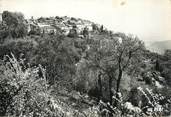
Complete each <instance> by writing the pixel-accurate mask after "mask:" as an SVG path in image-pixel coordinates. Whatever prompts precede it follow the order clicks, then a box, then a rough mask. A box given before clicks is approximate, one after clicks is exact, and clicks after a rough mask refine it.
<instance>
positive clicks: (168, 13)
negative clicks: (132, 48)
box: [0, 0, 171, 41]
mask: <svg viewBox="0 0 171 117" xmlns="http://www.w3.org/2000/svg"><path fill="white" fill-rule="evenodd" d="M3 10H9V11H20V12H22V13H24V15H25V17H26V18H29V17H30V16H34V17H40V16H56V15H58V16H72V17H79V18H84V19H88V20H91V21H94V22H96V23H100V24H104V25H105V26H106V27H107V28H109V29H111V30H113V31H115V32H118V31H120V32H125V33H132V34H135V35H138V36H139V38H140V39H142V40H144V41H159V40H171V1H170V0H0V12H2V11H3Z"/></svg>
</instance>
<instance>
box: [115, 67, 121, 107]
mask: <svg viewBox="0 0 171 117" xmlns="http://www.w3.org/2000/svg"><path fill="white" fill-rule="evenodd" d="M121 79H122V69H119V75H118V79H117V83H116V98H117V99H118V98H119V97H118V93H119V89H120V83H121ZM117 103H118V102H117V100H115V104H114V105H115V106H117Z"/></svg>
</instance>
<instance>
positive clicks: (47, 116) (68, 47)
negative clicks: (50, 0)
mask: <svg viewBox="0 0 171 117" xmlns="http://www.w3.org/2000/svg"><path fill="white" fill-rule="evenodd" d="M4 14H5V15H4V18H3V22H2V23H1V25H0V26H1V27H0V34H1V35H0V39H1V40H0V73H1V74H0V116H15V117H18V116H19V117H23V116H25V117H123V116H124V117H127V116H128V117H131V116H135V117H141V116H142V117H151V116H169V115H171V108H170V107H171V96H170V91H171V87H170V84H171V77H170V73H171V72H170V68H171V64H170V61H171V58H170V56H171V51H167V53H166V54H165V55H159V54H157V53H153V52H151V51H148V50H147V49H146V48H145V45H144V43H143V41H142V40H140V39H139V38H138V37H137V36H134V35H131V34H129V35H127V34H125V33H121V32H119V33H115V32H112V31H109V30H107V29H106V28H105V27H104V26H103V25H99V24H96V23H93V22H91V21H87V20H84V19H79V18H73V17H72V18H70V17H67V16H65V17H58V16H56V17H46V18H43V17H41V18H38V19H34V18H31V19H27V20H26V19H24V16H23V15H22V14H21V13H13V12H8V11H5V12H4ZM158 46H159V43H158ZM163 46H164V45H163Z"/></svg>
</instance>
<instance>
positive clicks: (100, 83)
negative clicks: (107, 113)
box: [98, 72, 102, 101]
mask: <svg viewBox="0 0 171 117" xmlns="http://www.w3.org/2000/svg"><path fill="white" fill-rule="evenodd" d="M101 75H102V74H101V72H100V73H99V75H98V88H99V93H100V94H99V96H98V101H100V100H101V98H102V79H101Z"/></svg>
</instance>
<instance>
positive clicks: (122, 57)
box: [87, 33, 144, 104]
mask: <svg viewBox="0 0 171 117" xmlns="http://www.w3.org/2000/svg"><path fill="white" fill-rule="evenodd" d="M97 39H98V40H97ZM96 42H97V43H96ZM143 49H144V44H143V42H142V41H140V40H139V39H138V38H137V37H135V36H132V35H125V34H123V33H117V34H114V35H108V34H103V35H96V36H95V35H94V43H92V45H90V49H89V51H88V53H87V60H88V61H89V65H90V67H91V68H93V69H96V70H98V71H99V77H98V82H99V86H100V88H99V89H101V86H102V85H101V76H102V74H103V77H107V78H108V85H109V86H108V87H109V100H110V103H111V104H112V96H113V91H112V87H113V80H116V96H117V94H118V93H119V91H120V84H121V79H122V75H123V72H126V71H127V68H129V67H131V68H133V67H134V64H135V63H136V62H137V63H138V62H140V58H141V52H142V50H143ZM135 69H136V68H135ZM100 74H101V75H100ZM116 76H117V77H116ZM117 97H118V96H117Z"/></svg>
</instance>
